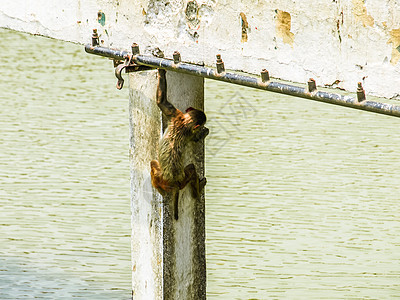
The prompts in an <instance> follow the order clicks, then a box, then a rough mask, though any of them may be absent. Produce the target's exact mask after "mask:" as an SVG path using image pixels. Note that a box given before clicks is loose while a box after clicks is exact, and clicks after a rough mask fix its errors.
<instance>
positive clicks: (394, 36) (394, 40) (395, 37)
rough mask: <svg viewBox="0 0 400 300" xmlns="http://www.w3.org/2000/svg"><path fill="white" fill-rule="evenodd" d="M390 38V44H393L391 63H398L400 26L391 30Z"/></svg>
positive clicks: (399, 55) (399, 56) (399, 59)
mask: <svg viewBox="0 0 400 300" xmlns="http://www.w3.org/2000/svg"><path fill="white" fill-rule="evenodd" d="M389 34H390V39H389V40H388V44H390V43H391V44H392V58H391V60H390V63H391V64H392V65H396V64H397V63H398V62H399V61H400V28H399V29H393V30H391V31H390V32H389Z"/></svg>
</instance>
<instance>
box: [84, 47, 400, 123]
mask: <svg viewBox="0 0 400 300" xmlns="http://www.w3.org/2000/svg"><path fill="white" fill-rule="evenodd" d="M85 50H86V52H88V53H92V54H97V55H101V56H106V57H111V58H114V59H119V60H122V59H127V58H129V57H130V60H131V63H132V62H133V63H135V64H137V65H143V66H148V67H153V68H161V69H165V70H169V71H174V72H179V73H184V74H188V75H194V76H200V77H204V78H208V79H214V80H219V81H224V82H228V83H233V84H238V85H243V86H247V87H252V88H256V89H261V90H266V91H270V92H274V93H280V94H285V95H290V96H295V97H300V98H305V99H310V100H315V101H319V102H324V103H330V104H335V105H341V106H346V107H350V108H355V109H359V110H365V111H370V112H375V113H379V114H384V115H389V116H394V117H400V106H397V105H392V104H387V103H381V102H375V101H369V100H363V99H362V98H361V99H362V101H360V102H359V101H358V99H357V98H353V97H350V96H344V95H340V94H335V93H328V92H323V91H318V90H316V89H311V91H309V89H308V88H302V87H298V86H294V85H289V84H285V83H279V82H273V81H269V80H268V81H265V82H263V81H262V79H261V78H255V77H251V76H245V75H240V74H235V73H229V72H224V71H223V72H221V73H219V72H218V71H217V70H216V69H213V68H207V67H204V66H199V65H194V64H190V63H184V62H179V63H177V64H176V63H175V62H174V61H173V60H171V59H166V58H158V57H154V56H145V55H140V54H137V55H133V56H131V55H130V54H129V53H128V52H126V51H118V50H113V49H108V48H103V47H93V46H91V45H86V47H85ZM264 72H265V71H264ZM359 87H360V86H359Z"/></svg>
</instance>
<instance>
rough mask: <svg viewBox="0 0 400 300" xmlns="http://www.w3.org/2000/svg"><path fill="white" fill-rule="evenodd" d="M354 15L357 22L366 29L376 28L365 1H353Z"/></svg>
mask: <svg viewBox="0 0 400 300" xmlns="http://www.w3.org/2000/svg"><path fill="white" fill-rule="evenodd" d="M352 3H353V15H354V17H355V18H356V21H357V22H360V23H362V24H363V26H364V27H367V26H371V27H372V26H374V18H373V17H371V16H370V15H369V14H368V13H367V8H366V7H365V3H364V1H363V0H353V1H352Z"/></svg>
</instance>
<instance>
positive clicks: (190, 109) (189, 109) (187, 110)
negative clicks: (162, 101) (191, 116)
mask: <svg viewBox="0 0 400 300" xmlns="http://www.w3.org/2000/svg"><path fill="white" fill-rule="evenodd" d="M192 110H194V108H193V107H189V108H188V109H186V112H189V111H192Z"/></svg>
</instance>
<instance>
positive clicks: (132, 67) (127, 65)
mask: <svg viewBox="0 0 400 300" xmlns="http://www.w3.org/2000/svg"><path fill="white" fill-rule="evenodd" d="M118 62H120V61H118V60H114V65H115V64H117V66H116V68H115V77H117V79H118V81H117V89H119V90H120V89H122V87H123V86H124V79H123V78H122V71H123V70H125V73H130V72H138V71H145V70H151V69H154V68H152V67H147V66H141V65H138V64H135V63H131V62H130V58H127V59H126V60H125V61H124V62H123V63H119V64H118Z"/></svg>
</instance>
